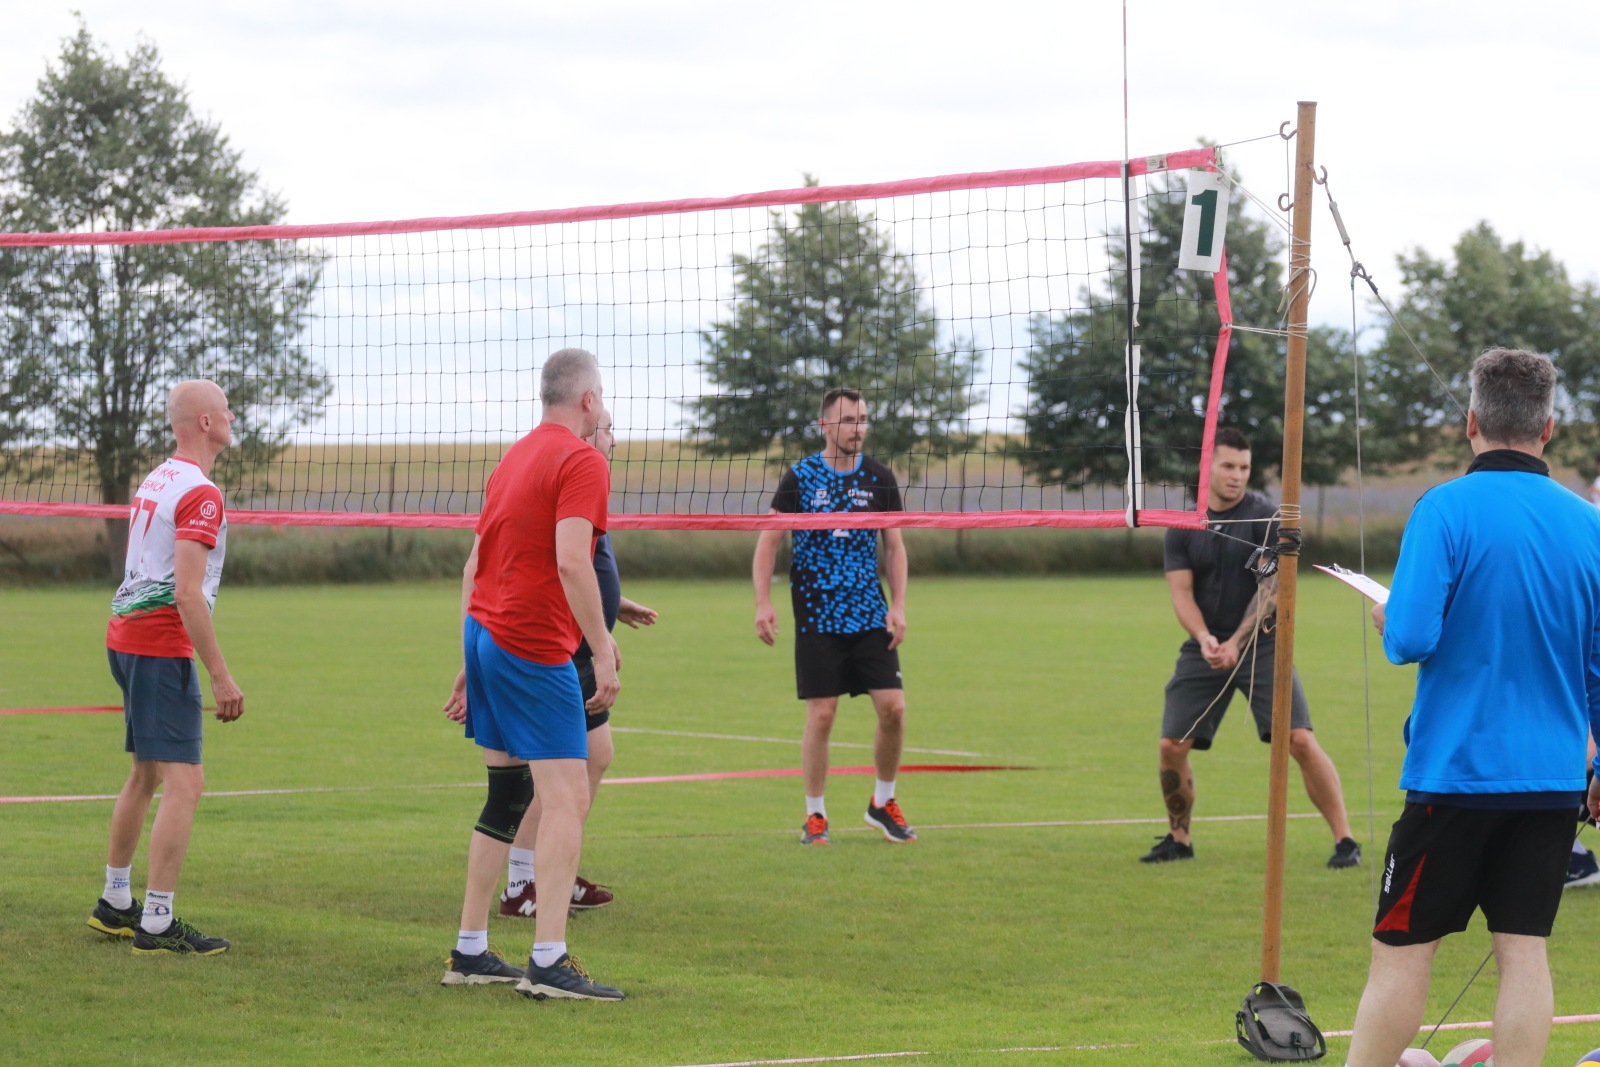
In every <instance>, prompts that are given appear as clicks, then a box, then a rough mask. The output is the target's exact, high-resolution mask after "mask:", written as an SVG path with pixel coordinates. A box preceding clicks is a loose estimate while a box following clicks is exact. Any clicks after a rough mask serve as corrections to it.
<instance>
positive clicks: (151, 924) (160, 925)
mask: <svg viewBox="0 0 1600 1067" xmlns="http://www.w3.org/2000/svg"><path fill="white" fill-rule="evenodd" d="M174 892H176V891H174ZM172 896H173V894H172V893H157V892H156V891H155V890H154V889H146V890H145V891H144V918H142V919H140V920H139V925H140V926H142V927H144V929H145V932H146V933H150V934H164V933H166V932H167V927H169V926H171V925H172Z"/></svg>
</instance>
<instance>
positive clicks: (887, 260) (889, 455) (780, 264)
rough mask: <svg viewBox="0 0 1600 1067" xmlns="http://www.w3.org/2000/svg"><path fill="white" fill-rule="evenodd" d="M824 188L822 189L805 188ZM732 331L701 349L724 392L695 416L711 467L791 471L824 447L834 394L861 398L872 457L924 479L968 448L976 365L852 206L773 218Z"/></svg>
mask: <svg viewBox="0 0 1600 1067" xmlns="http://www.w3.org/2000/svg"><path fill="white" fill-rule="evenodd" d="M806 184H807V185H811V186H814V185H816V184H817V183H816V180H815V179H814V178H811V177H809V176H808V177H807V178H806ZM733 270H734V292H735V296H734V301H733V306H732V308H731V313H730V315H729V317H728V318H727V319H726V320H725V321H722V322H716V323H713V324H712V326H711V329H709V330H707V331H706V332H705V333H704V335H703V337H704V340H705V345H706V354H705V359H704V363H703V366H704V368H705V372H706V377H707V378H708V379H709V381H710V383H711V385H712V386H713V387H714V388H713V389H711V390H708V393H707V395H706V396H705V397H703V398H702V399H699V400H696V401H694V402H692V403H691V405H690V409H691V412H692V417H693V419H694V423H693V425H694V429H695V431H696V436H697V437H698V438H699V439H700V441H701V442H702V448H703V449H704V450H705V451H706V452H708V453H710V454H713V455H739V454H748V453H764V452H767V451H768V450H770V449H771V448H772V447H773V446H774V444H776V445H777V447H778V449H779V453H780V456H781V458H783V459H794V458H797V457H799V456H800V455H803V454H804V453H805V452H806V451H807V450H808V449H809V448H811V447H812V446H813V444H814V442H812V441H811V440H810V433H811V430H812V429H813V428H814V426H815V423H816V420H817V405H818V402H819V401H820V400H821V397H822V394H823V392H824V391H825V390H827V389H828V388H830V387H832V386H848V387H850V388H854V389H859V390H860V391H861V393H862V394H863V396H864V397H865V399H866V401H867V408H868V411H869V412H870V414H871V417H872V433H871V437H870V438H869V447H870V448H871V450H872V452H873V454H874V455H876V456H878V457H879V458H881V459H883V460H884V461H885V462H890V463H893V464H894V465H897V466H900V467H901V468H902V469H904V470H907V471H909V472H911V473H912V474H913V475H914V474H915V473H916V471H918V470H919V469H920V468H921V466H922V464H923V463H925V462H926V461H927V459H928V457H929V456H930V455H931V454H936V453H941V452H946V451H948V450H950V449H952V448H957V447H959V445H960V442H961V440H962V439H963V434H962V430H963V427H964V425H965V419H966V416H967V413H968V412H969V411H970V410H971V409H972V408H973V406H974V405H976V404H978V403H979V402H981V400H982V396H981V394H980V393H978V392H977V391H976V390H975V389H974V385H973V379H974V374H975V371H976V366H977V361H978V354H977V352H976V351H975V350H974V349H973V347H972V346H971V345H970V344H969V343H967V342H965V341H964V340H961V339H958V338H941V336H940V329H939V323H938V320H937V318H936V316H935V314H934V310H933V308H932V305H931V304H930V302H929V300H928V296H927V290H926V289H924V288H923V287H921V286H920V285H919V283H918V279H917V277H916V273H915V271H914V270H913V268H912V265H911V263H910V262H909V260H908V259H907V258H906V257H905V256H904V255H902V254H901V253H899V252H897V251H896V250H895V249H894V247H893V244H892V242H891V241H890V240H889V238H888V237H887V236H885V235H884V234H883V233H881V232H880V231H879V229H878V226H877V222H876V219H875V216H874V215H873V213H872V212H871V211H869V210H865V209H863V208H861V207H860V206H859V205H857V204H854V203H834V204H804V205H801V206H800V208H799V210H798V211H796V212H795V214H794V216H793V218H790V217H787V216H785V214H784V213H783V212H780V211H773V212H772V214H771V231H770V233H769V235H768V238H767V241H766V243H765V244H763V245H762V246H761V248H760V249H758V250H757V251H756V252H755V253H754V254H753V255H735V256H734V257H733Z"/></svg>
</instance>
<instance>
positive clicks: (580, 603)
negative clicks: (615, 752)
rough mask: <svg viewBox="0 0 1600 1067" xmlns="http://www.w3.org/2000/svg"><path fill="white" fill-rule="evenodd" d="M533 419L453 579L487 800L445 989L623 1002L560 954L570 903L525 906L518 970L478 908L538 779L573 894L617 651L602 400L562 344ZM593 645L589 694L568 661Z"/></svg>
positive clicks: (594, 370) (588, 363)
mask: <svg viewBox="0 0 1600 1067" xmlns="http://www.w3.org/2000/svg"><path fill="white" fill-rule="evenodd" d="M539 389H540V399H541V402H542V404H543V416H542V418H541V420H540V423H539V425H538V427H537V428H536V429H534V430H533V432H532V433H529V434H528V435H527V436H525V437H523V438H522V439H521V440H520V441H518V442H517V443H516V444H514V445H512V446H511V448H510V449H509V450H507V452H506V454H505V456H504V458H502V459H501V461H500V465H499V466H498V467H496V468H495V471H494V473H493V474H491V475H490V476H489V485H488V488H487V490H486V491H485V493H484V500H483V513H482V514H481V515H479V516H478V526H477V536H476V538H475V539H474V540H473V544H472V553H471V555H470V556H468V558H467V565H466V569H465V571H464V572H463V574H462V583H461V615H462V650H463V658H464V660H465V663H464V666H463V667H462V670H461V673H460V674H459V675H458V676H457V677H456V682H455V686H454V688H453V689H452V691H451V694H450V699H449V700H448V701H447V702H446V703H445V714H447V715H451V716H452V717H456V714H457V713H460V718H461V719H462V720H463V721H464V722H465V723H466V733H467V736H468V737H470V738H472V739H473V740H474V741H476V742H477V744H478V746H479V747H480V748H482V749H483V760H484V763H485V765H486V766H487V768H488V776H489V795H488V799H487V800H486V802H485V803H484V807H483V812H482V814H480V815H479V817H478V823H477V826H476V827H475V832H474V833H473V835H472V843H471V845H470V847H469V849H468V852H467V888H466V894H465V897H464V899H463V901H462V905H461V928H460V931H459V934H458V936H457V940H456V947H455V948H454V949H452V950H451V952H450V962H449V964H448V967H447V969H446V971H445V974H444V977H443V978H442V979H441V980H440V981H441V984H443V985H481V984H486V983H492V982H516V983H517V991H518V992H519V993H522V994H523V995H524V996H528V997H532V998H534V999H535V1000H544V999H547V998H550V997H557V998H566V999H578V1000H621V999H622V991H621V990H618V989H615V988H612V987H611V986H605V985H601V984H599V983H597V982H595V981H593V980H592V979H591V978H590V977H589V975H588V974H587V973H586V972H585V971H584V970H583V968H582V967H581V966H579V964H578V962H577V961H576V960H574V959H573V958H572V957H571V956H570V955H568V953H567V943H566V928H567V909H565V908H542V909H540V910H539V911H538V913H537V914H536V915H535V927H534V945H533V952H532V953H531V955H530V958H529V961H528V968H527V970H526V971H525V972H524V971H523V970H522V969H521V968H518V967H513V966H512V965H510V964H508V963H506V962H505V960H504V959H502V958H501V957H500V956H499V954H498V953H496V952H493V951H492V950H490V948H489V933H488V931H489V906H490V903H491V901H492V899H493V897H494V891H495V888H496V886H497V885H498V883H499V876H500V868H501V867H502V866H504V864H505V862H506V855H507V852H508V850H509V849H510V847H511V842H512V840H513V839H514V838H515V837H516V833H517V827H518V825H520V823H521V821H522V815H523V813H524V812H525V811H526V810H527V806H528V802H529V801H530V800H531V799H532V796H533V791H534V789H537V790H538V793H539V801H540V804H541V809H542V816H541V818H540V820H539V836H538V838H537V840H536V842H535V846H534V847H535V848H536V850H537V851H538V855H539V870H540V882H541V883H542V884H545V885H547V886H548V887H549V892H550V893H551V894H552V895H551V899H554V900H568V899H570V898H571V896H572V886H573V883H574V880H575V879H576V878H577V875H578V854H579V851H580V849H581V847H582V843H583V820H584V816H585V815H586V814H587V812H588V807H589V782H588V764H587V757H588V754H589V749H588V737H587V730H586V728H585V714H584V712H585V710H586V709H587V710H588V711H596V712H597V711H601V710H603V709H605V708H609V707H610V706H611V704H612V702H613V701H615V700H616V698H617V691H618V689H619V688H620V683H619V682H618V681H617V668H618V667H619V666H620V665H621V656H620V654H619V652H618V651H617V644H616V642H615V641H614V640H613V639H612V637H611V634H610V632H609V631H608V630H607V629H606V624H605V613H604V610H603V608H602V605H601V600H600V585H599V583H598V582H597V581H596V580H595V573H594V563H593V555H594V544H595V541H596V540H597V539H598V538H599V537H600V535H601V534H604V533H605V532H606V521H607V503H608V500H609V498H610V493H611V477H610V471H609V469H608V467H607V465H606V459H605V456H603V455H602V454H601V453H600V452H599V451H597V450H596V449H595V448H594V447H593V446H592V445H590V444H588V443H586V442H585V441H584V440H583V438H585V437H589V436H591V435H592V434H593V433H594V432H595V428H596V427H597V426H598V425H599V423H600V417H601V414H602V413H603V412H604V401H603V396H602V389H601V383H600V368H599V365H598V364H597V363H596V361H595V358H594V356H592V355H590V354H589V353H588V352H585V351H583V350H582V349H578V348H563V349H561V350H560V351H559V352H555V353H553V354H552V355H551V356H550V358H549V359H548V360H547V361H546V362H545V365H544V369H543V371H542V373H541V375H540V382H539ZM580 639H584V640H587V641H588V642H589V647H590V648H591V649H593V650H594V653H595V655H594V673H595V695H594V696H593V697H592V698H591V699H590V700H589V701H587V703H586V702H585V701H584V699H583V692H582V689H581V688H580V684H579V680H578V671H577V668H576V667H574V666H573V663H572V655H573V653H574V652H575V651H576V650H577V648H578V642H579V640H580Z"/></svg>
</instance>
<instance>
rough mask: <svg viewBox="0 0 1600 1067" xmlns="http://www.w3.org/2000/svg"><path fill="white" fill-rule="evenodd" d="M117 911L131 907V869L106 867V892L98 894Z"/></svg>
mask: <svg viewBox="0 0 1600 1067" xmlns="http://www.w3.org/2000/svg"><path fill="white" fill-rule="evenodd" d="M100 896H101V898H102V899H104V900H105V902H106V903H107V904H110V905H111V906H112V907H113V908H116V909H117V910H118V911H127V910H128V909H129V908H131V907H133V868H132V867H112V866H110V865H109V864H108V865H107V866H106V891H105V892H104V893H101V894H100Z"/></svg>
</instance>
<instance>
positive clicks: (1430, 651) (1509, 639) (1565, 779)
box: [1383, 450, 1600, 807]
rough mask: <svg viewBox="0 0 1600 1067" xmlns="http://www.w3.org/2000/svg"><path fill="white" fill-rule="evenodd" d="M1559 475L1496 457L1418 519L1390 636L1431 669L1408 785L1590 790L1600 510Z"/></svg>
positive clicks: (1391, 646) (1386, 641) (1420, 672)
mask: <svg viewBox="0 0 1600 1067" xmlns="http://www.w3.org/2000/svg"><path fill="white" fill-rule="evenodd" d="M1519 457H1520V458H1519ZM1548 470H1549V468H1548V467H1546V466H1545V465H1544V464H1543V463H1542V462H1540V461H1539V460H1537V459H1535V458H1534V457H1532V456H1529V455H1527V454H1526V453H1520V452H1512V451H1510V450H1495V451H1491V452H1485V453H1483V454H1482V455H1480V456H1479V457H1478V458H1477V459H1476V460H1474V462H1473V464H1472V466H1471V467H1469V468H1468V469H1467V475H1466V476H1465V477H1463V478H1458V479H1456V480H1454V481H1451V482H1446V483H1445V484H1443V485H1440V486H1437V487H1435V488H1434V489H1431V490H1429V491H1428V492H1427V493H1426V494H1424V495H1423V497H1422V498H1421V499H1420V500H1418V501H1417V504H1416V507H1415V508H1414V509H1413V510H1412V512H1411V518H1410V520H1409V521H1407V523H1406V529H1405V536H1404V538H1403V539H1402V541H1401V545H1400V561H1399V563H1398V565H1397V566H1396V567H1395V575H1394V588H1393V591H1392V592H1391V594H1390V597H1389V603H1388V607H1387V608H1386V617H1385V624H1384V632H1383V651H1384V654H1385V655H1387V656H1388V657H1389V661H1390V662H1391V663H1416V664H1419V667H1418V669H1417V693H1416V700H1415V702H1414V703H1413V704H1412V708H1411V721H1410V742H1411V743H1410V747H1409V748H1408V749H1407V750H1406V758H1405V765H1404V768H1403V769H1402V771H1401V774H1400V786H1401V788H1403V789H1408V790H1414V791H1418V792H1423V793H1456V794H1462V793H1465V794H1485V793H1490V794H1493V793H1498V794H1511V793H1538V792H1549V793H1558V792H1559V793H1565V794H1567V795H1568V796H1571V795H1573V794H1576V793H1578V792H1580V791H1582V790H1583V788H1584V751H1585V750H1584V746H1585V742H1586V740H1587V735H1588V733H1589V731H1590V730H1591V729H1594V730H1596V731H1597V732H1600V510H1597V509H1596V508H1595V507H1594V506H1593V505H1592V504H1590V503H1588V502H1587V501H1585V500H1583V499H1581V498H1580V497H1578V496H1577V495H1576V494H1574V493H1572V492H1570V491H1568V490H1567V489H1565V488H1563V487H1562V486H1561V485H1559V484H1557V483H1556V482H1554V481H1552V480H1551V479H1550V478H1549V477H1548V474H1547V473H1546V472H1547V471H1548ZM1596 764H1597V768H1600V759H1597V760H1596ZM1551 806H1552V807H1555V806H1560V805H1555V804H1552V805H1551Z"/></svg>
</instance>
